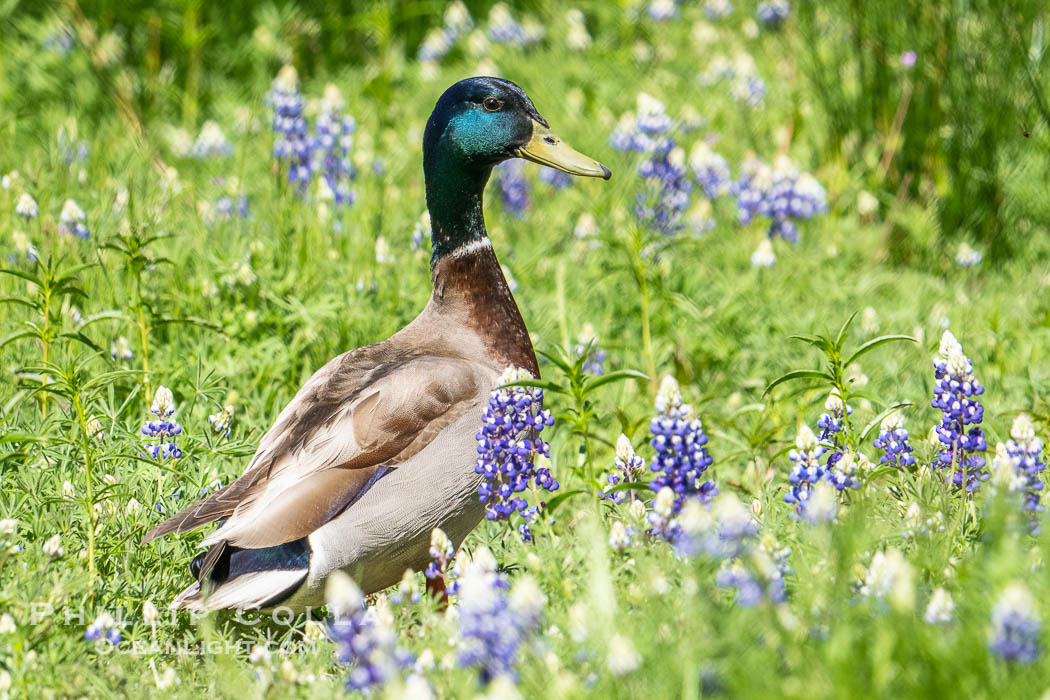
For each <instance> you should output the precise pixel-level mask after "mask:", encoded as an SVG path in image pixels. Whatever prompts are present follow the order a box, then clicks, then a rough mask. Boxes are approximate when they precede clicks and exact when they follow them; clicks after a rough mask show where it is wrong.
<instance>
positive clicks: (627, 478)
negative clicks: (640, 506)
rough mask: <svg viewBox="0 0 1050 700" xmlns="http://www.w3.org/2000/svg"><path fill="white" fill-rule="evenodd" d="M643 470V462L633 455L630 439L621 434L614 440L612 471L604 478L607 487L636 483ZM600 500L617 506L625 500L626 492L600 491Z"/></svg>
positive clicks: (636, 455) (635, 454)
mask: <svg viewBox="0 0 1050 700" xmlns="http://www.w3.org/2000/svg"><path fill="white" fill-rule="evenodd" d="M644 469H645V460H644V459H642V458H641V457H639V456H638V454H637V453H635V451H634V446H633V445H632V444H631V439H630V438H629V437H627V436H626V435H623V434H622V433H621V434H620V437H619V438H617V440H616V457H615V458H614V459H613V471H611V472H609V475H608V476H607V477H606V481H607V482H608V484H609V486H616V485H618V484H622V483H625V482H628V483H629V482H632V481H637V480H638V478H639V476H640V475H641V473H642V470H644ZM602 498H603V499H608V500H611V501H612V502H613V503H615V504H616V505H619V504H621V503H623V502H624V500H626V498H627V492H626V491H612V492H606V491H602Z"/></svg>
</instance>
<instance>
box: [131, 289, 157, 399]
mask: <svg viewBox="0 0 1050 700" xmlns="http://www.w3.org/2000/svg"><path fill="white" fill-rule="evenodd" d="M135 323H136V325H137V326H138V329H139V352H141V353H142V385H143V388H144V389H145V395H146V404H147V405H149V404H150V403H152V402H153V391H152V389H151V388H150V381H149V331H150V328H149V326H148V325H147V324H146V312H145V310H144V307H143V304H142V277H141V275H140V274H136V275H135Z"/></svg>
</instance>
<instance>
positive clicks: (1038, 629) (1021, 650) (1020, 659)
mask: <svg viewBox="0 0 1050 700" xmlns="http://www.w3.org/2000/svg"><path fill="white" fill-rule="evenodd" d="M1042 628H1043V624H1042V621H1041V620H1040V618H1039V611H1038V607H1037V605H1036V601H1035V596H1033V595H1032V594H1031V592H1030V591H1029V590H1028V588H1027V587H1025V585H1024V584H1023V583H1021V582H1020V581H1014V582H1012V583H1010V584H1009V585H1008V586H1007V587H1006V588H1005V589H1004V590H1003V592H1002V594H1001V595H1000V596H999V599H998V600H997V601H996V603H995V607H994V608H992V624H991V627H990V629H989V630H988V638H989V641H988V648H989V649H991V650H992V652H993V653H995V654H997V655H999V656H1000V657H1002V658H1003V659H1004V660H1006V661H1011V662H1015V663H1019V664H1029V663H1032V662H1033V661H1035V660H1036V659H1037V658H1038V657H1039V652H1040V650H1041V644H1040V642H1039V637H1040V634H1041V633H1042Z"/></svg>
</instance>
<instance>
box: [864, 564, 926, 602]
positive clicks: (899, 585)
mask: <svg viewBox="0 0 1050 700" xmlns="http://www.w3.org/2000/svg"><path fill="white" fill-rule="evenodd" d="M861 592H862V593H863V594H864V595H866V596H869V597H871V598H882V599H885V600H888V601H889V603H890V604H891V605H892V606H893V607H894V608H896V609H897V610H899V611H901V612H906V611H908V610H911V609H912V608H913V607H914V605H915V581H914V577H913V573H912V568H911V564H909V563H908V561H907V560H906V559H905V558H904V555H903V554H901V553H900V550H897V549H890V550H889V551H886V552H876V553H875V555H874V556H873V557H872V558H871V565H870V566H869V567H868V570H867V573H866V575H865V577H864V585H863V586H862V587H861Z"/></svg>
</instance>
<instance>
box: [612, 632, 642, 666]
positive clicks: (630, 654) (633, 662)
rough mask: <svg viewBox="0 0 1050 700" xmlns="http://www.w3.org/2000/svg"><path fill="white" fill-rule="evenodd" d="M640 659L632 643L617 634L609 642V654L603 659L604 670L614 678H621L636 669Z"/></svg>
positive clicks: (639, 664) (640, 662)
mask: <svg viewBox="0 0 1050 700" xmlns="http://www.w3.org/2000/svg"><path fill="white" fill-rule="evenodd" d="M641 664H642V657H641V655H640V654H639V653H638V650H637V649H635V648H634V643H633V642H632V641H631V640H630V639H627V638H626V637H623V636H621V635H619V634H614V635H613V636H612V639H610V640H609V653H608V655H607V656H606V658H605V668H607V669H608V670H609V673H611V674H613V675H614V676H622V675H624V674H627V673H631V672H632V671H635V670H637V669H638V667H639V666H641Z"/></svg>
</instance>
